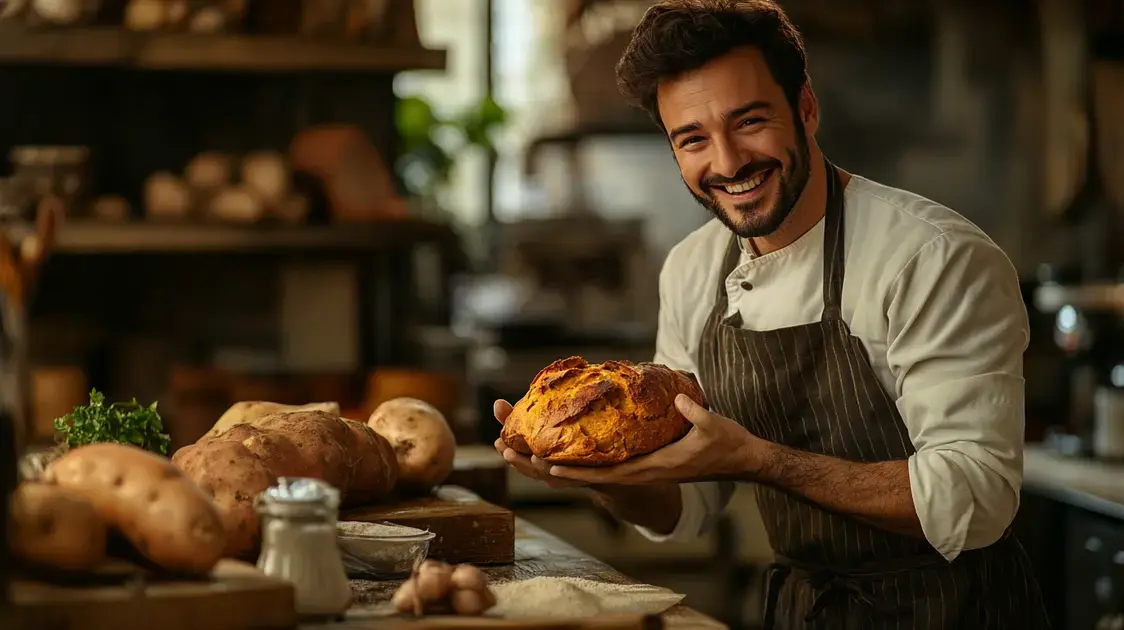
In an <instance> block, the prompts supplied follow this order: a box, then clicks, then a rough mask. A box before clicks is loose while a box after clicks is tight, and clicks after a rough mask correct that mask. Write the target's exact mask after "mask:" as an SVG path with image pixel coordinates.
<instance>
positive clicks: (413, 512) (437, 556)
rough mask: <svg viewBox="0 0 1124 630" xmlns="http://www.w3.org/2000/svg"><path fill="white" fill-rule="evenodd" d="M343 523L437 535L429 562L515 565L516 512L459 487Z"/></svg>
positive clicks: (346, 516)
mask: <svg viewBox="0 0 1124 630" xmlns="http://www.w3.org/2000/svg"><path fill="white" fill-rule="evenodd" d="M340 520H341V521H361V522H365V523H374V522H380V521H385V522H389V523H395V524H398V525H406V526H408V527H416V528H417V529H425V530H428V531H431V532H433V533H434V534H436V538H434V539H433V540H432V541H431V542H430V543H429V555H428V557H429V558H433V559H434V560H442V561H444V562H449V563H452V564H456V563H461V562H470V563H472V564H483V565H488V564H510V563H512V562H515V514H513V513H512V511H511V510H509V509H507V508H502V507H499V506H497V505H492V504H491V503H488V502H487V501H485V500H483V499H481V498H480V497H479V496H477V495H476V494H474V493H472V492H469V491H468V490H465V489H464V488H461V487H459V486H443V487H441V488H437V489H436V490H435V491H434V493H433V495H431V496H426V497H419V498H413V499H405V500H400V501H394V502H392V503H387V504H384V505H371V506H366V507H361V508H355V509H352V510H347V511H344V512H343V513H341V514H340Z"/></svg>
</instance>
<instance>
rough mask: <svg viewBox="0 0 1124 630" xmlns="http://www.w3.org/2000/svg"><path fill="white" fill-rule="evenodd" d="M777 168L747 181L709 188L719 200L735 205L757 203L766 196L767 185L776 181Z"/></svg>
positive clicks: (758, 174)
mask: <svg viewBox="0 0 1124 630" xmlns="http://www.w3.org/2000/svg"><path fill="white" fill-rule="evenodd" d="M776 170H777V169H776V168H769V169H766V170H764V171H758V172H757V173H755V174H753V175H752V176H750V177H747V178H746V179H743V180H740V181H737V182H730V183H727V184H715V185H710V186H708V188H709V189H710V190H711V191H713V193H714V194H715V195H717V196H718V197H719V198H726V199H729V200H730V201H731V202H733V203H746V202H751V201H755V200H756V199H758V198H759V197H761V196H763V195H764V194H765V190H766V188H768V186H766V184H768V183H770V182H771V181H772V180H773V179H774V174H775V173H776Z"/></svg>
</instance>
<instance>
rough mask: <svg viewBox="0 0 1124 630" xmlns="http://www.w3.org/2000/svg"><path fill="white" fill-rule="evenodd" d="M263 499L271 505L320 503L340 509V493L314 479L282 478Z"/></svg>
mask: <svg viewBox="0 0 1124 630" xmlns="http://www.w3.org/2000/svg"><path fill="white" fill-rule="evenodd" d="M261 498H262V499H265V500H266V501H269V502H271V503H288V504H293V503H319V504H323V505H325V506H327V507H330V508H337V507H339V503H340V492H339V490H337V489H335V488H334V487H333V486H332V485H331V484H329V483H327V482H325V481H321V480H320V479H314V478H312V477H280V478H278V479H277V485H276V486H272V487H270V488H267V489H266V490H265V491H264V492H262V493H261Z"/></svg>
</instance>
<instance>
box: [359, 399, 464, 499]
mask: <svg viewBox="0 0 1124 630" xmlns="http://www.w3.org/2000/svg"><path fill="white" fill-rule="evenodd" d="M367 425H368V426H370V427H371V428H372V429H374V430H375V433H378V434H379V435H381V436H383V437H384V438H386V439H387V441H388V442H390V445H391V446H392V447H394V455H395V457H396V458H397V460H398V487H399V488H400V489H402V490H407V491H413V492H418V491H425V490H428V489H429V488H431V487H433V486H436V485H438V484H441V483H443V482H444V481H445V479H447V478H448V477H449V474H450V473H452V472H453V458H454V456H455V454H456V446H457V442H456V438H455V437H454V436H453V430H452V429H451V428H450V427H449V423H448V422H446V421H445V416H443V415H441V412H440V411H438V410H437V409H436V408H435V407H434V406H433V405H430V404H429V403H426V402H423V401H421V400H418V399H416V398H394V399H392V400H388V401H386V402H384V403H383V404H381V405H379V406H378V407H377V408H376V409H375V411H374V413H372V414H371V417H370V418H369V419H368V420H367Z"/></svg>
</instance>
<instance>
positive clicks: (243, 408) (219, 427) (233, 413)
mask: <svg viewBox="0 0 1124 630" xmlns="http://www.w3.org/2000/svg"><path fill="white" fill-rule="evenodd" d="M289 411H323V412H325V413H329V414H331V415H335V416H338V415H339V413H340V405H339V403H336V402H320V403H309V404H307V405H285V404H282V403H275V402H268V401H264V400H244V401H241V402H236V403H234V404H233V405H231V406H230V409H227V410H226V412H225V413H223V414H222V417H220V418H219V420H218V422H216V423H215V426H213V427H211V430H210V431H208V432H207V435H206V437H217V436H218V435H219V434H220V433H222V432H224V431H226V430H227V429H229V428H230V427H232V426H234V425H236V424H255V423H256V422H257V420H259V419H261V418H264V417H265V416H268V415H271V414H275V413H284V412H289Z"/></svg>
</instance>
